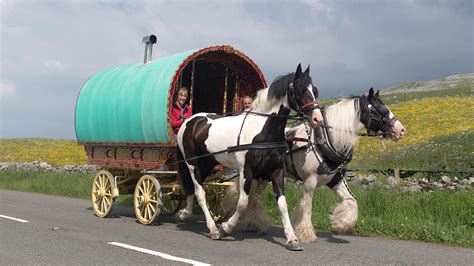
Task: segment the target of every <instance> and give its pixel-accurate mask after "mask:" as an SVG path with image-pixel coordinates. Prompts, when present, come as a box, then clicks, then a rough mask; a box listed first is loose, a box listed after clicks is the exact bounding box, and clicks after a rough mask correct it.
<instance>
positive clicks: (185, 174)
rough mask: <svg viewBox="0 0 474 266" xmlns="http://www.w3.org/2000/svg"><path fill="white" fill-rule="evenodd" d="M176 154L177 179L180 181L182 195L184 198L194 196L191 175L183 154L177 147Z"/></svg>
mask: <svg viewBox="0 0 474 266" xmlns="http://www.w3.org/2000/svg"><path fill="white" fill-rule="evenodd" d="M176 150H177V151H176V153H177V155H178V156H177V158H178V162H179V163H178V178H179V180H180V181H181V186H182V187H183V190H184V194H185V195H186V196H189V195H193V194H194V183H193V180H192V179H191V174H190V173H189V168H188V166H187V165H186V162H185V161H184V156H183V153H182V152H181V149H180V148H179V146H176Z"/></svg>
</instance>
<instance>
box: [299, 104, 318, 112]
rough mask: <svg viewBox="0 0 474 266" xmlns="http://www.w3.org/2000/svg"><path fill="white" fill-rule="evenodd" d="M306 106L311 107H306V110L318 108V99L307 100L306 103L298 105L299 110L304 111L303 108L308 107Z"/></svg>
mask: <svg viewBox="0 0 474 266" xmlns="http://www.w3.org/2000/svg"><path fill="white" fill-rule="evenodd" d="M308 107H311V108H309V109H308V111H310V110H313V109H317V108H319V102H318V101H312V102H309V103H307V104H304V105H303V106H301V107H300V111H301V112H303V113H304V112H305V109H306V108H308Z"/></svg>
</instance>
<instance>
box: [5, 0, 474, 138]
mask: <svg viewBox="0 0 474 266" xmlns="http://www.w3.org/2000/svg"><path fill="white" fill-rule="evenodd" d="M473 2H474V1H471V0H467V1H458V0H445V1H437V0H430V1H416V0H400V1H397V0H386V1H384V0H372V1H369V0H359V1H356V0H354V1H348V0H347V1H344V0H336V1H331V0H299V1H281V0H275V1H263V0H255V1H233V0H227V1H223V0H220V1H201V0H194V1H190V0H188V1H157V0H150V1H141V0H136V1H125V0H124V1H121V0H103V1H93V0H70V1H67V0H62V1H59V0H54V1H53V0H43V1H32V0H0V138H26V137H46V138H61V139H75V131H74V108H75V102H76V98H77V95H78V93H79V91H80V89H81V87H82V85H83V84H84V82H85V81H86V80H87V79H88V78H89V77H90V76H91V75H93V74H94V73H97V72H98V71H100V70H102V69H104V68H108V67H113V66H118V65H122V64H129V63H135V62H140V61H142V60H143V54H144V45H143V44H142V37H143V36H146V35H150V34H155V35H156V36H157V37H158V43H157V44H156V45H155V46H154V48H153V57H154V58H157V57H160V56H165V55H170V54H174V53H178V52H182V51H187V50H191V49H195V48H203V47H207V46H210V45H216V44H228V45H231V46H233V47H234V48H236V49H238V50H240V51H242V52H244V53H245V54H247V55H248V56H249V57H250V58H252V59H253V60H254V61H255V62H256V63H257V65H258V66H259V67H260V69H261V70H262V71H263V73H264V75H265V78H266V80H267V82H268V83H270V82H271V81H272V80H273V79H274V78H275V77H276V76H278V75H281V74H286V73H289V72H293V71H294V70H295V69H296V66H297V64H298V63H302V65H303V67H305V66H306V65H308V64H310V65H311V73H310V74H311V76H312V78H313V83H314V84H315V85H316V86H317V87H318V88H319V92H320V97H321V98H329V97H336V96H347V95H353V94H360V93H363V92H367V89H368V88H370V87H374V88H377V89H385V88H388V87H390V86H393V85H396V84H399V83H404V82H409V81H421V80H430V79H440V78H444V77H446V76H449V75H453V74H461V73H472V72H474V48H473V47H474V42H473V36H474V29H473V25H474V16H473V10H474V8H473Z"/></svg>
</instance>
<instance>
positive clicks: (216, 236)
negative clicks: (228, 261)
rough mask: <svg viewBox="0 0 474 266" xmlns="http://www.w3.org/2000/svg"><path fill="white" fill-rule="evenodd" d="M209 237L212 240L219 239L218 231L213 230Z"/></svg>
mask: <svg viewBox="0 0 474 266" xmlns="http://www.w3.org/2000/svg"><path fill="white" fill-rule="evenodd" d="M211 239H212V240H219V239H221V234H220V233H219V231H217V232H214V233H211Z"/></svg>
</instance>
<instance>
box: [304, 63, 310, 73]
mask: <svg viewBox="0 0 474 266" xmlns="http://www.w3.org/2000/svg"><path fill="white" fill-rule="evenodd" d="M304 73H305V74H306V75H309V65H308V67H307V68H306V70H305V71H304Z"/></svg>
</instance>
